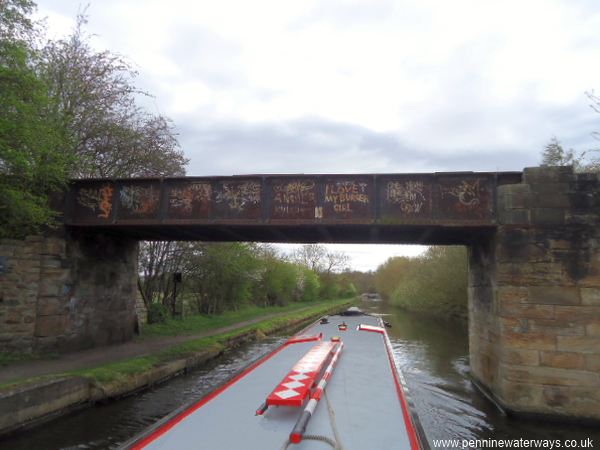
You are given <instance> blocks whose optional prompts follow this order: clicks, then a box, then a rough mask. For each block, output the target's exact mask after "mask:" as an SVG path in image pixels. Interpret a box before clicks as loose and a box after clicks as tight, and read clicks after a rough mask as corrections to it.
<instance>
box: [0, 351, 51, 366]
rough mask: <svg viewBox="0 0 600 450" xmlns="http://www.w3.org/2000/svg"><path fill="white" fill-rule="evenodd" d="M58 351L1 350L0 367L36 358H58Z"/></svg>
mask: <svg viewBox="0 0 600 450" xmlns="http://www.w3.org/2000/svg"><path fill="white" fill-rule="evenodd" d="M56 358H58V354H57V353H6V352H0V367H2V366H8V365H9V364H14V363H18V362H24V361H34V360H36V359H56Z"/></svg>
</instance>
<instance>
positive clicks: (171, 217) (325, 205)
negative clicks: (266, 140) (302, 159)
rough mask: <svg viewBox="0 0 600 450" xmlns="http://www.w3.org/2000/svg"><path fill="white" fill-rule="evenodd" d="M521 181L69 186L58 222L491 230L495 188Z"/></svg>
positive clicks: (265, 180)
mask: <svg viewBox="0 0 600 450" xmlns="http://www.w3.org/2000/svg"><path fill="white" fill-rule="evenodd" d="M520 177H521V173H520V172H501V173H483V172H482V173H477V172H459V173H433V174H382V175H265V176H263V175H247V176H246V175H244V176H231V177H181V178H161V179H153V178H132V179H116V180H112V179H90V180H76V181H73V182H72V183H71V184H70V188H69V192H68V194H67V197H66V205H65V215H64V219H65V224H67V225H70V226H86V227H90V226H102V227H114V226H119V225H128V226H131V225H140V226H143V225H198V226H201V225H219V224H222V225H232V224H235V225H320V224H354V225H358V224H364V225H373V224H379V225H442V226H461V227H481V226H494V225H495V224H496V214H495V210H496V208H495V193H496V187H497V186H498V185H499V184H504V183H513V182H519V181H520Z"/></svg>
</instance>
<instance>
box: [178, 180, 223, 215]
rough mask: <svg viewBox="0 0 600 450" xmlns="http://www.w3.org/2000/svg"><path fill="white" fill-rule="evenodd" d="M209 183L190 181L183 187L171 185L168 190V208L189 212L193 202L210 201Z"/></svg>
mask: <svg viewBox="0 0 600 450" xmlns="http://www.w3.org/2000/svg"><path fill="white" fill-rule="evenodd" d="M211 194H212V188H211V186H210V183H191V184H188V185H186V186H185V187H180V188H179V187H173V188H172V189H171V190H170V191H169V209H173V210H176V211H179V212H182V213H184V214H191V212H192V210H193V206H194V203H208V202H210V198H211Z"/></svg>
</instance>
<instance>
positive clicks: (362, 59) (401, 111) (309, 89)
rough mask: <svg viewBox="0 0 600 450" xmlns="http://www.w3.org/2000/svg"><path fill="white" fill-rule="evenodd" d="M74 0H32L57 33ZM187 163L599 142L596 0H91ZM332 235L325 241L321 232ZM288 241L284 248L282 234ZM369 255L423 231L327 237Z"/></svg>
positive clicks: (315, 167) (485, 152) (453, 157)
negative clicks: (387, 237)
mask: <svg viewBox="0 0 600 450" xmlns="http://www.w3.org/2000/svg"><path fill="white" fill-rule="evenodd" d="M85 4H87V3H82V2H80V1H73V0H38V13H37V15H38V17H45V18H46V21H47V26H48V33H49V35H51V36H53V37H61V36H64V35H66V34H68V33H69V32H70V31H71V30H72V28H73V25H74V23H75V17H76V15H77V13H78V11H80V10H81V8H82V5H83V6H84V5H85ZM87 14H88V18H89V22H88V25H87V28H86V30H87V31H88V32H89V33H90V34H92V35H93V37H92V43H93V46H94V48H96V49H98V50H105V49H106V50H110V51H112V52H116V53H119V54H121V55H123V56H125V57H126V58H127V59H128V60H129V61H130V62H131V63H132V64H133V65H134V67H135V68H136V70H137V71H138V72H139V75H138V77H137V79H136V85H137V86H139V87H141V88H143V89H145V90H147V91H148V92H150V93H151V94H153V97H152V98H140V102H141V103H142V104H144V106H145V107H147V108H148V109H149V110H150V112H152V113H155V114H163V115H165V116H168V117H170V118H171V119H172V120H173V121H174V124H175V125H176V128H177V132H178V139H179V142H180V145H181V147H182V149H183V150H184V152H185V154H186V156H187V157H188V158H190V164H189V166H188V168H187V173H188V174H189V175H233V174H247V173H396V172H399V173H402V172H443V171H504V170H522V169H523V168H524V167H528V166H535V165H537V164H538V163H539V161H540V153H541V151H542V150H543V148H544V145H546V144H547V143H548V142H549V140H550V139H551V138H552V137H554V136H555V137H557V138H558V139H559V140H560V141H561V142H562V143H563V145H564V147H566V148H573V149H575V150H576V151H584V150H588V149H590V148H597V147H600V143H599V142H598V141H595V140H594V138H593V137H592V132H594V131H598V130H600V115H599V114H598V113H596V112H594V111H593V110H592V109H591V108H590V107H589V101H588V99H587V97H586V94H585V93H586V92H591V91H593V90H594V89H596V92H597V93H598V92H599V91H600V57H599V53H600V32H599V31H598V30H600V2H598V1H596V0H562V1H559V0H528V1H523V0H517V1H513V0H497V1H496V0H453V1H447V0H395V1H393V0H365V1H349V0H330V1H329V0H327V1H326V0H321V1H311V0H299V1H295V0H290V1H282V0H253V1H251V2H249V1H244V0H237V1H233V0H219V1H214V0H208V1H204V0H196V1H193V2H191V1H183V0H170V1H168V2H165V1H164V0H92V1H91V2H90V4H89V8H88V9H87ZM332 247H333V246H332ZM282 248H284V249H285V248H286V247H282ZM333 248H335V249H337V250H344V251H347V252H348V253H349V254H350V256H351V258H352V265H353V267H354V268H357V269H361V270H371V269H375V268H376V266H377V265H378V264H380V263H382V262H384V261H385V259H386V258H387V257H389V256H393V255H400V254H406V255H416V254H418V253H419V252H421V251H423V247H419V246H383V245H381V246H361V247H357V246H335V247H333Z"/></svg>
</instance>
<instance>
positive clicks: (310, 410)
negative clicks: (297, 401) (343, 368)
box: [290, 341, 344, 444]
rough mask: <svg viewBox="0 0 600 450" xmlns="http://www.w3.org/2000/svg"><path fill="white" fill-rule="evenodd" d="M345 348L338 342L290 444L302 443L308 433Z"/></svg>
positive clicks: (292, 434)
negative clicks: (313, 416)
mask: <svg viewBox="0 0 600 450" xmlns="http://www.w3.org/2000/svg"><path fill="white" fill-rule="evenodd" d="M343 347H344V343H343V342H341V341H340V342H338V344H337V346H336V347H335V350H334V353H333V356H332V358H331V361H330V362H329V365H328V366H327V368H326V369H325V372H324V373H323V377H322V378H321V379H320V380H319V383H318V384H317V387H316V389H315V390H314V392H313V393H312V395H311V396H310V400H309V401H308V403H307V404H306V408H304V411H302V415H301V416H300V418H299V419H298V422H296V425H295V426H294V429H293V430H292V432H291V434H290V442H292V443H294V444H299V443H300V442H301V441H302V436H303V435H304V432H305V431H306V426H307V425H308V421H309V420H310V418H311V417H312V415H313V413H314V412H315V408H316V407H317V403H319V400H321V396H322V395H323V390H324V389H325V386H326V385H327V381H328V380H329V378H331V374H332V373H333V369H334V368H335V365H336V363H337V360H338V357H339V356H340V352H341V351H342V348H343Z"/></svg>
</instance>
